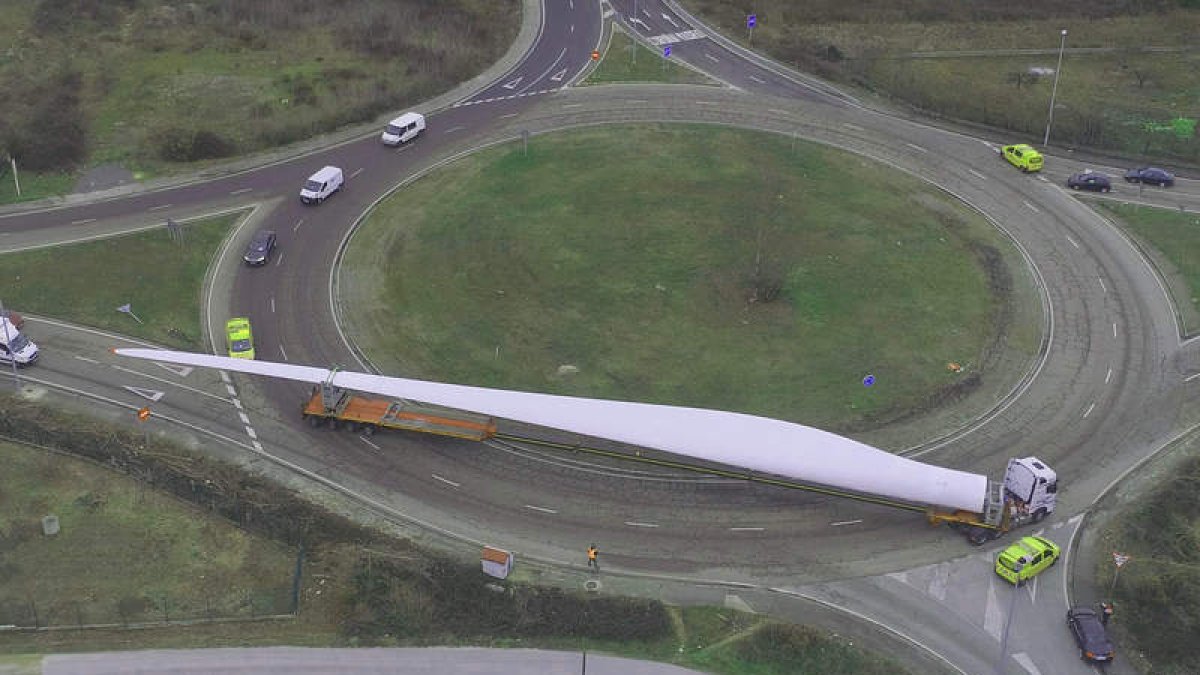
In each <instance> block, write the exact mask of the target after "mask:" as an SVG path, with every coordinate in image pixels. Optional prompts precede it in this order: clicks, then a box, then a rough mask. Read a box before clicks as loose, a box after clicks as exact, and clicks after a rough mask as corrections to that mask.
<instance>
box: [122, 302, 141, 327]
mask: <svg viewBox="0 0 1200 675" xmlns="http://www.w3.org/2000/svg"><path fill="white" fill-rule="evenodd" d="M117 311H118V312H122V313H124V314H128V315H129V316H132V317H133V320H134V321H136V322H138V323H141V322H142V320H141V319H139V318H138V317H137V314H134V313H133V303H131V302H127V303H125V304H123V305H121V306H120V307H118V308H117Z"/></svg>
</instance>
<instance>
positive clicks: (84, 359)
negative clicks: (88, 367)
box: [75, 356, 100, 363]
mask: <svg viewBox="0 0 1200 675" xmlns="http://www.w3.org/2000/svg"><path fill="white" fill-rule="evenodd" d="M75 358H77V359H79V360H80V361H87V362H88V363H100V362H99V361H97V360H96V359H89V358H88V357H86V356H76V357H75Z"/></svg>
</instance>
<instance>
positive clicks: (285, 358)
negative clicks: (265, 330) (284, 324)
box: [279, 345, 288, 361]
mask: <svg viewBox="0 0 1200 675" xmlns="http://www.w3.org/2000/svg"><path fill="white" fill-rule="evenodd" d="M279 355H280V356H282V357H283V360H284V361H287V360H288V357H287V352H285V351H283V345H279Z"/></svg>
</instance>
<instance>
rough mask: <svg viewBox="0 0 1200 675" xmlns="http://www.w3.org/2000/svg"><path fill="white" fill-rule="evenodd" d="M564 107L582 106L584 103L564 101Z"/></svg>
mask: <svg viewBox="0 0 1200 675" xmlns="http://www.w3.org/2000/svg"><path fill="white" fill-rule="evenodd" d="M563 107H564V108H582V107H583V104H582V103H564V104H563Z"/></svg>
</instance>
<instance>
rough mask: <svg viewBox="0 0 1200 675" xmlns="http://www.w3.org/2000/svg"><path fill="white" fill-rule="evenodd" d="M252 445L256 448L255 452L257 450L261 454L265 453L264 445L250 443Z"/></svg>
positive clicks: (255, 442) (256, 442)
mask: <svg viewBox="0 0 1200 675" xmlns="http://www.w3.org/2000/svg"><path fill="white" fill-rule="evenodd" d="M250 443H251V444H252V445H253V446H254V449H255V450H257V451H259V452H262V451H263V446H262V443H259V442H258V441H250Z"/></svg>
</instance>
